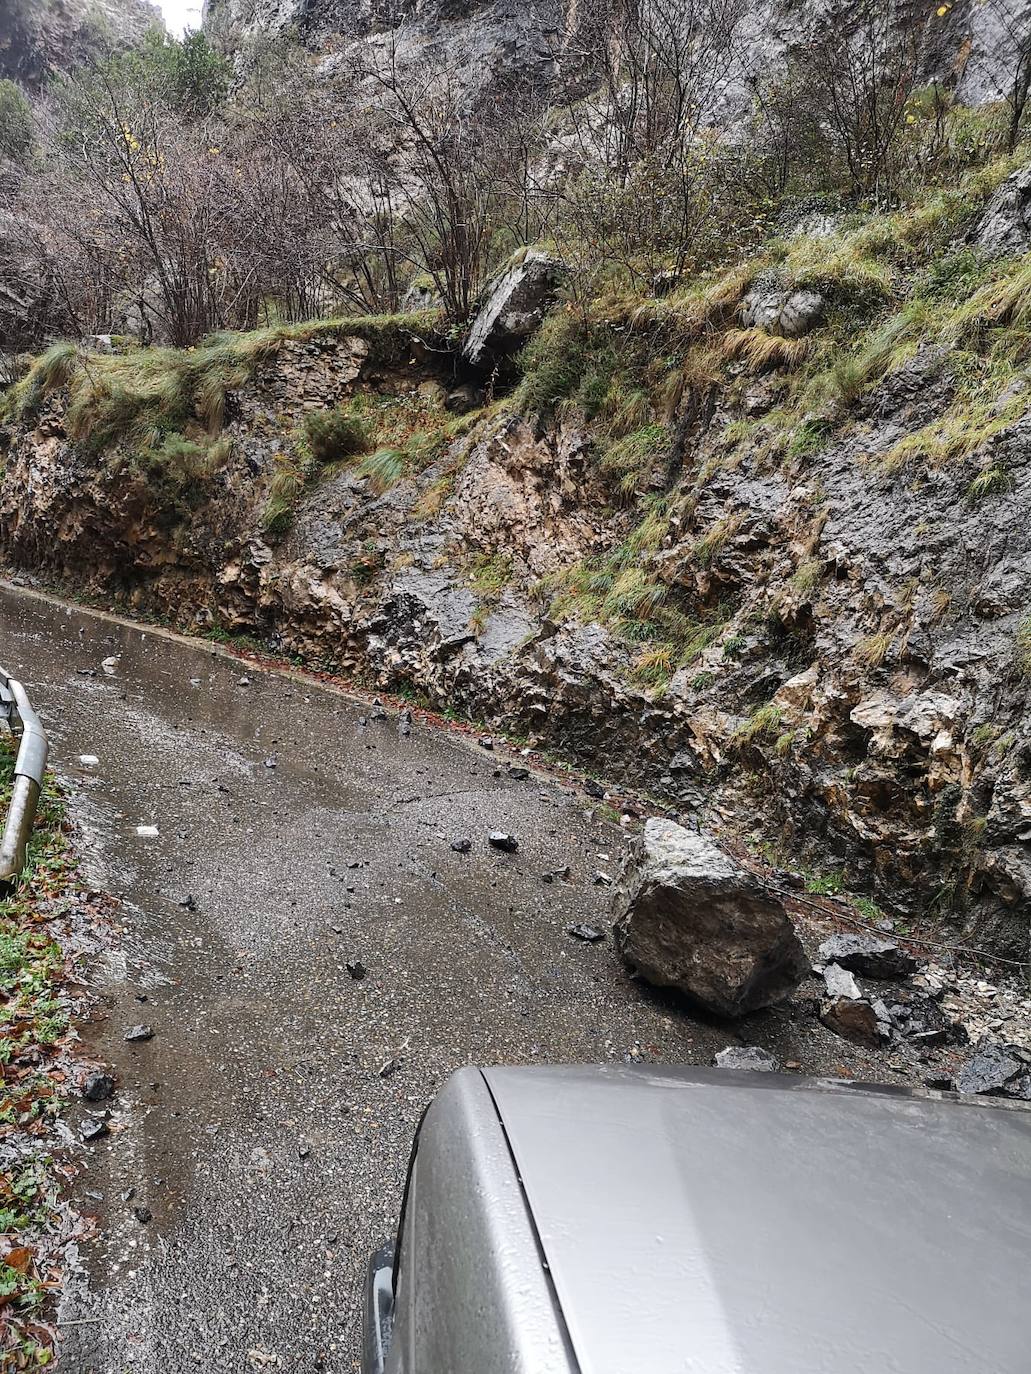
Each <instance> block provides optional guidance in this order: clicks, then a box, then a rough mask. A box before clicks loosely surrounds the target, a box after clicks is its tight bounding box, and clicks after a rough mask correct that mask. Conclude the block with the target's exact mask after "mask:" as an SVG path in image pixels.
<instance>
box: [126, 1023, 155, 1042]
mask: <svg viewBox="0 0 1031 1374" xmlns="http://www.w3.org/2000/svg"><path fill="white" fill-rule="evenodd" d="M153 1038H154V1031H153V1028H152V1027H150V1026H130V1027H129V1029H128V1030H127V1031H126V1032H125V1039H126V1040H128V1041H129V1042H130V1043H133V1044H134V1043H136V1042H137V1041H140V1040H153Z"/></svg>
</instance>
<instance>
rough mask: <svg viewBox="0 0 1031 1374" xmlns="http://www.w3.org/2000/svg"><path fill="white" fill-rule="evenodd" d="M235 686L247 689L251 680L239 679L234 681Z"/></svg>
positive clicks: (247, 678)
mask: <svg viewBox="0 0 1031 1374" xmlns="http://www.w3.org/2000/svg"><path fill="white" fill-rule="evenodd" d="M236 685H237V686H238V687H249V686H250V685H251V680H250V678H249V677H239V678H237V679H236Z"/></svg>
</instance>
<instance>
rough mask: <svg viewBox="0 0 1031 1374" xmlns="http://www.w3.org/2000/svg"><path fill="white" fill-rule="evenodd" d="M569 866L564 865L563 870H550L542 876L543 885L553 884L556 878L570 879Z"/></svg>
mask: <svg viewBox="0 0 1031 1374" xmlns="http://www.w3.org/2000/svg"><path fill="white" fill-rule="evenodd" d="M568 877H569V865H568V864H564V865H563V866H562V867H561V868H550V869H548V871H547V872H546V873H542V874H541V882H542V883H553V882H554V881H555V879H556V878H568Z"/></svg>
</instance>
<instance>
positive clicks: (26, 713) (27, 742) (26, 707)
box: [0, 668, 48, 887]
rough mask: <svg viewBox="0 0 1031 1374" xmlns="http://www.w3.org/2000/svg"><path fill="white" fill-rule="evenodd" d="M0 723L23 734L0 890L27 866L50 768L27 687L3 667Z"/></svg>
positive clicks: (1, 850) (1, 849)
mask: <svg viewBox="0 0 1031 1374" xmlns="http://www.w3.org/2000/svg"><path fill="white" fill-rule="evenodd" d="M0 720H6V721H7V725H8V728H9V729H10V731H11V733H12V734H13V735H20V736H21V738H20V740H19V743H18V756H17V758H16V759H15V762H14V784H13V789H12V792H11V805H10V807H9V808H8V812H7V820H6V821H5V822H4V833H3V840H2V841H0V887H9V886H10V885H11V884H12V883H15V882H17V880H18V877H19V875H20V874H21V871H22V869H23V868H24V867H25V851H26V848H27V847H28V843H29V835H30V833H31V831H32V826H33V822H34V821H35V819H36V806H37V805H38V803H39V792H40V788H41V787H42V786H43V771H44V769H45V768H46V766H47V749H48V745H47V737H46V732H45V731H44V729H43V726H42V725H41V724H40V720H39V716H37V715H36V713H35V711H34V710H33V709H32V704H31V702H30V701H29V698H28V695H27V694H26V691H25V688H24V687H23V686H22V685H21V683H20V682H16V681H15V679H14V678H12V677H8V675H7V674H6V673H5V672H4V670H3V669H2V668H0Z"/></svg>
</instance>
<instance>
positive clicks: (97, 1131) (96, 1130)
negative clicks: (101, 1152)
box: [79, 1117, 111, 1145]
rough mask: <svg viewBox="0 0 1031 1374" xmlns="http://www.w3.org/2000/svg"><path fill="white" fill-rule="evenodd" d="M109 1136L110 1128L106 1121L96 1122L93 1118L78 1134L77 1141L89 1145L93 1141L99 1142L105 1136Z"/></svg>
mask: <svg viewBox="0 0 1031 1374" xmlns="http://www.w3.org/2000/svg"><path fill="white" fill-rule="evenodd" d="M110 1134H111V1128H110V1127H109V1126H108V1124H107V1122H106V1121H98V1120H97V1119H96V1118H95V1117H94V1118H91V1119H90V1120H89V1121H87V1122H86V1123H85V1124H84V1125H83V1127H82V1130H81V1131H80V1132H79V1139H80V1140H82V1141H83V1142H84V1143H85V1144H87V1145H89V1144H91V1143H92V1142H93V1141H94V1140H100V1139H101V1138H102V1137H103V1136H105V1135H110Z"/></svg>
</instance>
